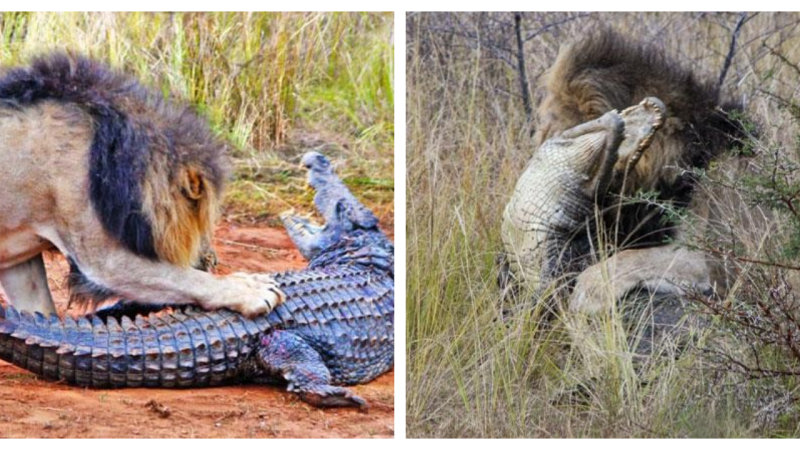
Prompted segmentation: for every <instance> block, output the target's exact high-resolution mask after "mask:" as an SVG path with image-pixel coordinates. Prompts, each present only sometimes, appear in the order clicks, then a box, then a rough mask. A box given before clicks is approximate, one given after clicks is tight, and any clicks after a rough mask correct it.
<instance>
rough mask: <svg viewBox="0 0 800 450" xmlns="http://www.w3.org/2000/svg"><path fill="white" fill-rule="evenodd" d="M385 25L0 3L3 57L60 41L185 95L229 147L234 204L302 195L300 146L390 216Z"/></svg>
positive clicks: (365, 19) (380, 17)
mask: <svg viewBox="0 0 800 450" xmlns="http://www.w3.org/2000/svg"><path fill="white" fill-rule="evenodd" d="M392 33H393V16H392V14H391V13H389V14H380V13H173V14H166V13H2V14H0V66H3V67H8V66H12V65H16V64H24V63H27V62H28V61H29V60H30V59H31V58H32V57H34V56H36V55H39V54H42V53H46V52H50V51H54V50H67V51H71V52H76V53H80V54H84V55H88V56H91V57H94V58H97V59H98V60H100V61H104V62H106V63H108V64H110V65H111V66H113V67H115V68H117V69H119V70H123V71H125V72H128V73H130V74H132V75H135V76H136V77H138V78H139V79H140V80H141V81H142V82H144V83H145V84H147V85H150V86H152V87H154V88H155V89H160V90H161V91H163V92H164V94H165V95H175V96H178V97H181V98H184V99H187V100H188V101H189V102H190V103H191V104H192V105H194V106H195V107H196V108H197V109H198V111H199V112H200V113H202V114H204V115H205V116H207V117H208V119H209V120H210V122H211V123H212V125H213V127H214V129H215V130H216V131H218V132H219V133H220V134H221V135H223V136H224V137H225V138H227V139H228V140H230V141H231V142H232V143H233V144H234V146H235V147H236V148H237V152H236V155H235V156H236V157H237V161H236V162H237V169H238V170H237V174H236V175H237V176H236V178H235V180H234V182H233V185H232V189H231V192H230V196H229V201H230V202H231V203H232V204H233V205H234V210H235V211H236V212H238V213H243V214H246V215H250V216H252V215H256V216H259V215H269V216H272V214H273V213H274V212H277V211H278V210H282V209H286V208H287V207H289V206H293V205H296V204H297V203H298V202H300V203H303V204H308V202H309V200H310V197H308V195H307V193H306V191H305V189H303V182H302V177H303V175H302V172H301V171H300V170H298V169H297V167H296V166H297V156H298V155H299V154H300V153H302V152H304V151H306V150H310V149H317V150H322V151H325V152H327V153H329V154H332V156H334V157H335V158H343V159H346V160H347V164H346V166H345V167H344V175H345V178H347V179H348V180H349V183H350V185H351V186H352V187H353V188H354V189H355V190H356V191H357V192H358V193H360V194H363V195H364V196H366V197H367V198H368V202H371V206H375V207H378V208H379V209H381V211H383V212H384V213H385V214H391V210H392V207H391V200H392V191H393V182H392V174H393V150H394V149H393V147H394V136H393V135H394V125H393V124H394V86H393V73H394V43H393V36H392ZM265 205H266V209H265Z"/></svg>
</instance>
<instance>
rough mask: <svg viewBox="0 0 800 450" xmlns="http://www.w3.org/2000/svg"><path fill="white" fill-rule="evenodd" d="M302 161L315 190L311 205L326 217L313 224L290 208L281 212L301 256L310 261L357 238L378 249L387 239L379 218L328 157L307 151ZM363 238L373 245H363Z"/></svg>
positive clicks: (363, 247) (366, 246)
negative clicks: (334, 169) (359, 198)
mask: <svg viewBox="0 0 800 450" xmlns="http://www.w3.org/2000/svg"><path fill="white" fill-rule="evenodd" d="M301 163H302V165H303V166H304V167H305V168H306V169H307V170H308V184H309V185H310V186H311V187H312V188H313V189H314V190H315V191H316V195H315V196H314V205H315V206H316V208H317V211H319V213H320V215H321V216H322V218H323V219H324V220H325V224H324V225H316V224H314V223H312V222H311V221H310V220H309V219H307V218H304V217H298V216H296V215H294V214H293V213H292V212H287V213H284V214H282V215H281V220H282V221H283V224H284V226H285V227H286V230H287V232H288V233H289V237H291V238H292V240H293V241H294V243H295V245H296V246H297V248H298V249H299V250H300V252H301V253H302V254H303V256H305V257H306V258H307V259H308V260H309V261H312V262H313V261H314V260H315V259H319V258H320V257H321V255H323V254H325V253H326V252H328V251H330V250H331V249H332V248H333V247H336V248H339V249H341V248H343V246H346V245H347V244H348V243H351V242H354V241H356V240H358V241H359V245H360V246H361V248H362V249H371V248H373V247H374V248H376V249H377V248H379V247H383V246H384V245H385V244H387V243H388V240H387V239H386V236H385V235H384V234H383V232H381V231H380V229H379V228H378V218H377V217H375V215H374V214H373V213H372V211H370V210H369V209H368V208H366V207H365V206H364V205H362V204H361V203H360V202H359V201H358V200H357V199H356V198H355V197H354V196H353V194H351V193H350V191H349V190H348V189H347V186H345V184H344V183H343V182H342V180H340V179H339V177H338V176H336V174H335V173H334V171H333V167H332V166H331V163H330V161H329V160H328V158H326V157H325V156H324V155H321V154H319V153H316V152H309V153H306V154H305V155H303V158H302V160H301ZM365 239H366V240H369V241H370V242H372V241H374V242H375V243H376V245H375V246H370V245H365V242H364V240H365ZM380 253H382V252H380Z"/></svg>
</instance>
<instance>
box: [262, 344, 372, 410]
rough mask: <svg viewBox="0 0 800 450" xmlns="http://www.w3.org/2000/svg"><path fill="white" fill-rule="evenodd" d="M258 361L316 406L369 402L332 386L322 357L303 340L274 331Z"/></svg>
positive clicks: (359, 404) (365, 403) (361, 406)
mask: <svg viewBox="0 0 800 450" xmlns="http://www.w3.org/2000/svg"><path fill="white" fill-rule="evenodd" d="M258 362H259V363H260V364H261V367H262V368H263V369H264V371H266V372H267V373H268V374H270V375H273V376H278V377H281V378H283V379H285V380H286V381H287V382H288V383H289V386H288V388H287V390H288V391H289V392H294V393H295V394H297V395H298V396H300V398H301V399H303V401H305V402H307V403H310V404H312V405H314V406H355V407H358V408H366V407H367V402H366V401H365V400H364V399H362V398H361V397H359V396H357V395H355V394H354V393H352V392H351V391H349V390H347V389H345V388H342V387H338V386H332V385H331V373H330V371H329V370H328V368H327V367H326V366H325V364H324V363H323V362H322V357H321V356H320V354H319V353H317V351H316V350H314V349H313V348H311V346H310V345H308V343H307V342H306V341H304V340H303V339H302V338H301V337H299V336H297V335H296V334H294V333H292V332H289V331H281V330H273V331H271V332H268V333H267V334H265V335H264V336H263V337H262V338H261V348H260V349H259V350H258Z"/></svg>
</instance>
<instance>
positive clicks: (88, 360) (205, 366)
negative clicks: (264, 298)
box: [0, 306, 268, 388]
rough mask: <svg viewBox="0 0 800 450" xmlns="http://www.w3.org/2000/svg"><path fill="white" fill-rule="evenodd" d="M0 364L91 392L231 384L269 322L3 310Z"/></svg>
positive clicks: (223, 315)
mask: <svg viewBox="0 0 800 450" xmlns="http://www.w3.org/2000/svg"><path fill="white" fill-rule="evenodd" d="M0 316H1V317H2V318H0V359H2V360H5V361H8V362H10V363H12V364H14V365H15V366H17V367H20V368H23V369H27V370H29V371H31V372H33V373H34V374H36V375H39V376H41V377H43V378H45V379H48V380H61V381H64V382H66V383H68V384H73V385H77V386H85V387H95V388H115V387H140V386H146V387H200V386H209V385H219V384H222V383H224V382H227V381H230V380H232V379H234V378H235V376H236V370H237V367H238V363H239V362H240V361H241V359H242V358H243V357H244V356H246V355H249V354H250V352H252V350H253V348H254V345H255V343H256V336H257V335H258V333H259V332H261V331H262V330H263V329H265V328H266V327H268V324H267V323H266V321H264V320H262V321H261V323H260V322H259V321H255V322H254V321H247V320H245V319H243V318H241V316H238V315H235V314H233V313H231V312H228V311H219V312H213V313H206V312H203V311H200V310H198V309H193V308H191V309H188V310H187V311H186V313H183V312H177V313H174V314H168V315H154V314H151V315H150V316H148V317H143V316H138V317H136V318H135V319H133V320H132V319H130V318H128V317H123V318H122V319H121V320H120V321H117V320H116V319H114V318H113V317H112V318H108V319H107V320H106V321H105V322H104V321H102V320H100V319H99V318H97V317H92V318H80V319H78V320H77V321H76V320H74V319H72V318H69V317H67V318H65V319H64V320H61V319H59V318H58V317H57V316H55V315H52V316H50V317H49V318H47V317H45V316H43V315H42V314H39V313H36V314H30V313H27V312H19V311H17V310H16V309H15V308H13V307H11V306H9V307H7V308H5V309H4V308H3V307H2V306H0Z"/></svg>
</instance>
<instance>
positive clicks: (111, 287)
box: [70, 242, 286, 317]
mask: <svg viewBox="0 0 800 450" xmlns="http://www.w3.org/2000/svg"><path fill="white" fill-rule="evenodd" d="M106 244H107V245H106V246H105V247H102V248H105V249H106V251H105V252H104V253H102V254H99V253H97V252H81V251H80V249H78V252H76V253H74V254H72V255H70V257H71V259H72V261H73V262H74V264H75V266H76V267H77V269H78V270H79V271H80V274H81V276H82V277H83V278H85V281H84V283H85V284H86V285H88V286H89V287H90V288H94V289H97V290H98V291H100V292H105V293H107V292H112V293H113V294H114V295H118V296H120V297H123V298H126V299H130V300H133V301H136V302H138V303H143V304H172V305H188V304H196V305H198V306H200V307H202V308H204V309H208V310H214V309H220V308H227V309H230V310H232V311H235V312H238V313H240V314H243V315H245V316H248V317H253V316H257V315H261V314H267V313H269V312H270V311H272V310H273V309H274V308H275V307H276V306H277V305H279V304H281V303H282V302H283V301H284V300H285V298H286V296H285V294H284V293H283V292H281V290H280V289H279V287H278V284H277V283H276V281H275V280H274V279H273V278H272V277H271V276H270V275H266V274H245V273H234V274H231V275H228V276H223V277H216V276H214V275H212V274H210V273H207V272H203V271H201V270H197V269H193V268H189V267H186V268H184V267H179V266H176V265H173V264H168V263H164V262H159V261H152V260H149V259H147V258H142V257H139V256H136V255H133V254H131V253H130V252H128V251H126V250H125V249H123V248H122V247H121V246H119V245H115V244H114V243H112V242H106Z"/></svg>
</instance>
